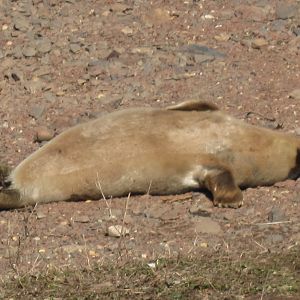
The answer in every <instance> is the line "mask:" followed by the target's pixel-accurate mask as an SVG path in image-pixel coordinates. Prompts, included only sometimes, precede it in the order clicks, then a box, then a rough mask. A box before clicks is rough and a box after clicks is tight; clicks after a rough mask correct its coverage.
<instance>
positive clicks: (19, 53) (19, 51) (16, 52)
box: [12, 46, 23, 58]
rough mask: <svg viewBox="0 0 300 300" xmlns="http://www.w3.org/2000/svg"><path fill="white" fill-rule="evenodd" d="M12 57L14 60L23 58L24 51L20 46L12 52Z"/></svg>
mask: <svg viewBox="0 0 300 300" xmlns="http://www.w3.org/2000/svg"><path fill="white" fill-rule="evenodd" d="M12 55H13V57H14V58H22V57H23V53H22V49H21V47H20V46H16V47H15V48H14V49H13V51H12Z"/></svg>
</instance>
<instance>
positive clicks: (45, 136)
mask: <svg viewBox="0 0 300 300" xmlns="http://www.w3.org/2000/svg"><path fill="white" fill-rule="evenodd" d="M53 136H54V132H53V130H51V129H49V128H47V127H42V126H41V127H39V128H37V129H36V134H35V141H36V142H39V143H41V142H47V141H50V140H51V139H52V138H53Z"/></svg>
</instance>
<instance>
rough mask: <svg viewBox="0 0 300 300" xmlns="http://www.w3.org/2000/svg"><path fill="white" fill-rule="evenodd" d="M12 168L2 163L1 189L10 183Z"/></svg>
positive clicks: (0, 172)
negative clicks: (9, 177)
mask: <svg viewBox="0 0 300 300" xmlns="http://www.w3.org/2000/svg"><path fill="white" fill-rule="evenodd" d="M10 171H11V170H10V168H9V167H7V166H6V165H2V164H0V190H1V188H5V187H7V185H8V176H9V174H10Z"/></svg>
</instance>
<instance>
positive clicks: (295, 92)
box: [289, 89, 300, 100]
mask: <svg viewBox="0 0 300 300" xmlns="http://www.w3.org/2000/svg"><path fill="white" fill-rule="evenodd" d="M289 97H290V98H293V99H297V100H300V89H295V90H293V91H292V92H291V93H290V94H289Z"/></svg>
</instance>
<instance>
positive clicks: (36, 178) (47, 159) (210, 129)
mask: <svg viewBox="0 0 300 300" xmlns="http://www.w3.org/2000/svg"><path fill="white" fill-rule="evenodd" d="M299 149H300V139H299V138H298V137H296V136H292V135H288V134H284V133H280V132H275V131H271V130H268V129H265V128H259V127H255V126H251V125H248V124H246V123H244V122H243V121H240V120H237V119H235V118H233V117H231V116H229V115H227V114H225V113H224V112H221V111H219V110H218V109H217V107H215V106H214V105H212V104H209V103H204V102H199V101H188V102H183V103H181V104H179V105H175V106H171V107H167V108H165V109H157V108H135V109H125V110H120V111H117V112H113V113H111V114H107V115H105V116H102V117H100V118H98V119H96V120H93V121H90V122H87V123H84V124H80V125H78V126H75V127H73V128H70V129H69V130H66V131H65V132H63V133H62V134H60V135H58V136H57V137H55V138H54V139H53V140H52V141H51V142H49V143H48V144H46V145H45V146H43V147H42V148H41V149H39V150H37V151H36V152H35V153H33V154H31V155H30V156H29V157H28V158H26V159H25V160H24V161H23V162H21V163H20V164H19V165H18V166H17V167H16V168H15V169H14V170H13V171H12V173H11V174H10V176H9V180H10V182H11V184H10V186H9V187H5V188H2V191H1V193H0V208H3V209H7V208H18V207H22V206H26V205H33V204H35V203H45V202H51V201H63V200H80V199H99V198H101V197H102V195H105V196H107V197H110V196H112V197H118V196H124V195H128V194H129V193H134V194H143V193H146V192H147V191H149V190H150V194H153V195H165V194H177V193H183V192H187V191H191V190H197V189H201V188H206V189H208V190H209V191H210V192H211V193H212V196H213V201H214V204H215V205H218V206H223V207H239V206H240V205H242V199H243V197H242V193H241V190H240V188H239V187H253V186H258V185H270V184H273V183H275V182H277V181H281V180H284V179H286V178H296V177H297V176H299V175H300V154H299V153H300V150H299Z"/></svg>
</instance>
